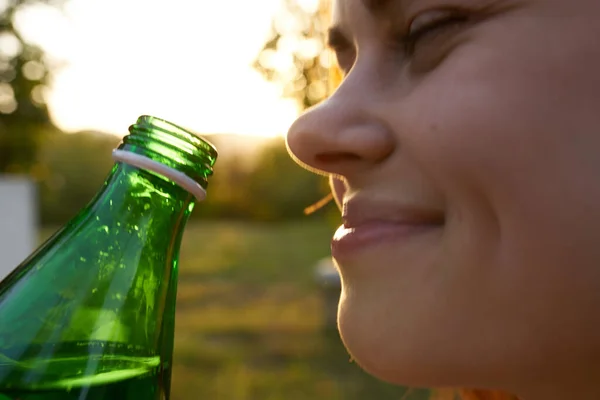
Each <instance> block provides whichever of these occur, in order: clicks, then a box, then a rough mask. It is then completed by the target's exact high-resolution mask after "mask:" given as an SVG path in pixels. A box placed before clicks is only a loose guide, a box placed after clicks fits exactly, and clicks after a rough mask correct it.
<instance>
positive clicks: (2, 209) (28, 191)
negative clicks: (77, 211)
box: [0, 175, 38, 280]
mask: <svg viewBox="0 0 600 400" xmlns="http://www.w3.org/2000/svg"><path fill="white" fill-rule="evenodd" d="M37 225H38V223H37V193H36V190H35V184H34V182H33V181H32V180H31V179H29V178H27V177H22V176H11V175H0V280H2V279H3V278H4V277H6V275H8V273H9V272H11V271H12V270H13V269H14V268H15V267H16V266H17V265H19V264H20V263H21V261H23V260H24V259H25V258H26V257H27V256H29V254H30V253H31V252H32V251H33V250H34V249H35V246H36V244H37V235H38V226H37Z"/></svg>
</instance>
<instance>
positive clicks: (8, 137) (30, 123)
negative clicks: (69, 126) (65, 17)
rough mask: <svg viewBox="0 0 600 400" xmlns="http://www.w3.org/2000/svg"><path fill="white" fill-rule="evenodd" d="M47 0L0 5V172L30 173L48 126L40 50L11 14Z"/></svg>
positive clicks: (45, 67) (44, 68) (18, 0)
mask: <svg viewBox="0 0 600 400" xmlns="http://www.w3.org/2000/svg"><path fill="white" fill-rule="evenodd" d="M36 3H44V4H52V5H57V4H59V1H56V0H55V1H51V0H46V1H42V0H7V1H5V2H3V3H1V4H0V173H2V172H12V173H31V172H32V168H33V167H34V165H35V162H36V157H37V149H38V143H39V140H40V135H41V132H43V131H47V130H48V128H52V127H53V125H52V122H51V120H50V116H49V114H48V109H47V107H46V104H45V103H44V99H43V95H42V93H43V90H44V88H45V87H46V85H47V84H48V82H49V79H50V71H49V67H48V63H47V62H46V59H45V57H44V52H43V50H42V49H40V48H39V47H37V46H35V45H34V44H32V43H28V42H27V41H26V40H25V39H24V38H23V37H22V35H21V34H20V33H19V31H18V29H17V28H16V27H15V24H14V20H15V15H16V14H17V13H18V12H19V10H21V9H22V8H23V7H25V6H29V5H32V4H36Z"/></svg>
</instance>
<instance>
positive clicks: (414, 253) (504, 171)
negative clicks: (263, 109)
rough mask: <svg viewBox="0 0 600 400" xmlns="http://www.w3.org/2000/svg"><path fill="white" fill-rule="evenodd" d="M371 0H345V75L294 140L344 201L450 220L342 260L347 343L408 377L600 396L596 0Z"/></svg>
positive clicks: (340, 12)
mask: <svg viewBox="0 0 600 400" xmlns="http://www.w3.org/2000/svg"><path fill="white" fill-rule="evenodd" d="M368 3H370V4H371V5H375V6H376V5H378V4H379V5H380V6H382V7H383V8H382V9H380V10H379V11H377V10H375V11H374V12H372V11H370V10H368V9H367V7H366V5H365V3H363V1H361V0H338V1H337V2H336V3H335V4H334V15H333V26H334V27H335V29H334V31H333V32H332V36H331V42H332V43H331V44H332V45H333V46H334V47H335V50H336V52H337V57H338V61H339V64H340V66H341V67H342V68H343V69H344V71H345V78H344V81H343V82H342V84H341V85H340V87H339V88H338V89H337V91H336V92H335V93H334V94H333V95H332V96H331V97H330V98H329V99H328V100H326V101H325V102H323V103H321V104H320V105H319V106H317V107H315V108H313V109H312V110H309V111H308V112H307V113H306V114H304V115H303V116H301V117H300V118H299V119H298V120H297V121H296V122H295V124H294V125H293V126H292V127H291V128H290V131H289V133H288V137H287V140H288V146H289V149H290V151H291V153H292V154H293V156H294V157H295V158H296V159H297V161H298V162H299V163H301V164H302V165H303V166H305V167H307V168H309V169H311V170H313V171H315V172H317V173H324V174H328V175H331V176H332V188H333V191H334V195H335V198H336V200H337V201H338V203H339V204H342V203H344V202H345V201H348V200H352V199H354V198H362V199H366V200H367V201H368V202H369V201H370V202H372V203H373V204H374V205H380V204H381V205H386V206H394V205H397V206H399V205H403V204H408V203H410V204H412V205H417V206H418V207H421V208H424V209H427V210H432V211H436V212H440V213H441V214H442V215H443V218H444V223H443V224H440V225H439V226H436V227H434V228H431V229H428V230H427V231H426V232H425V233H415V234H410V235H405V236H403V237H400V238H397V239H394V240H391V241H390V240H387V241H382V242H381V243H380V244H378V245H371V246H366V247H363V248H361V249H360V250H358V251H354V252H352V253H351V254H346V255H345V256H343V257H338V258H337V259H336V260H335V261H336V263H337V265H338V267H339V270H340V274H341V276H342V281H343V290H342V297H341V300H340V309H339V328H340V332H341V336H342V339H343V341H344V343H345V345H346V347H347V348H348V351H349V352H350V353H351V355H352V356H353V357H354V359H355V360H356V362H357V363H359V364H360V365H361V366H362V367H363V368H364V369H365V370H366V371H368V372H370V373H372V374H373V375H375V376H378V377H379V378H381V379H384V380H387V381H390V382H394V383H397V384H403V385H411V386H426V387H476V388H483V389H502V390H506V391H508V392H511V393H515V394H517V395H519V396H520V397H521V398H523V399H525V400H552V399H555V398H556V399H565V398H577V399H579V400H582V399H597V398H600V384H599V383H598V382H600V381H599V380H598V376H600V234H599V232H600V229H599V226H600V73H599V71H600V45H599V44H598V43H597V40H598V38H600V23H599V22H600V2H598V1H597V0H569V1H565V0H404V1H402V0H397V1H394V0H392V1H391V2H390V4H388V5H385V4H383V3H385V2H384V1H381V0H380V1H377V0H371V2H368ZM448 9H450V10H451V11H450V12H449V13H448V12H443V10H446V11H447V10H448ZM440 11H442V12H440ZM444 19H445V20H446V21H448V20H449V19H453V21H454V22H450V23H445V22H444ZM423 26H426V32H425V33H424V34H422V35H420V37H419V39H418V40H417V41H416V42H415V43H412V44H411V43H408V44H407V42H406V34H407V32H414V30H415V29H421V28H422V27H423ZM372 210H373V213H374V214H377V212H378V211H377V210H378V207H373V208H372ZM390 218H391V216H390Z"/></svg>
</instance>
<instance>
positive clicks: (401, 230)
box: [331, 222, 442, 259]
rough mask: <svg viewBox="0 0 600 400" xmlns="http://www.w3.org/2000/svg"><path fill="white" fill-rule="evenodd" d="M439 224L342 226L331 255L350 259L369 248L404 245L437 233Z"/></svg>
mask: <svg viewBox="0 0 600 400" xmlns="http://www.w3.org/2000/svg"><path fill="white" fill-rule="evenodd" d="M441 227H442V225H437V224H400V223H386V222H376V223H372V224H367V225H361V226H358V227H355V228H346V227H345V226H340V227H339V228H338V230H337V231H336V233H335V235H334V236H333V240H332V241H331V253H332V256H333V257H334V258H336V259H340V258H345V257H349V256H351V255H353V254H355V253H357V252H360V251H363V250H366V249H367V248H369V247H373V246H376V245H380V244H383V243H390V242H393V243H394V244H396V245H402V244H405V243H406V242H408V241H410V240H411V239H413V238H415V237H416V236H421V235H423V234H426V233H431V232H433V231H437V230H439V229H440V228H441Z"/></svg>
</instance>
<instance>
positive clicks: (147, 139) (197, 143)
mask: <svg viewBox="0 0 600 400" xmlns="http://www.w3.org/2000/svg"><path fill="white" fill-rule="evenodd" d="M117 150H120V151H125V152H131V153H136V154H138V155H140V156H144V157H146V158H149V159H150V160H152V161H154V162H158V163H160V164H163V165H165V166H167V167H169V168H171V169H174V170H176V171H178V172H180V173H183V174H185V175H186V176H187V177H189V178H191V179H192V180H194V181H195V182H197V183H198V184H199V185H200V186H201V187H202V188H204V189H206V187H207V185H208V178H209V177H210V176H211V175H212V174H213V166H214V164H215V162H216V161H217V157H218V152H217V149H216V148H215V146H214V145H212V144H211V143H210V142H209V141H208V140H206V139H204V138H202V137H200V136H197V135H195V134H193V133H191V132H190V131H188V130H187V129H184V128H182V127H180V126H178V125H175V124H174V123H172V122H169V121H166V120H164V119H161V118H157V117H153V116H150V115H142V116H140V117H139V118H138V119H137V121H136V122H135V123H134V124H133V125H131V126H130V127H129V135H127V136H125V137H124V138H123V141H122V142H121V144H120V145H119V146H118V147H117Z"/></svg>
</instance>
